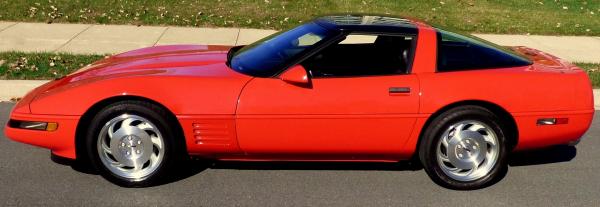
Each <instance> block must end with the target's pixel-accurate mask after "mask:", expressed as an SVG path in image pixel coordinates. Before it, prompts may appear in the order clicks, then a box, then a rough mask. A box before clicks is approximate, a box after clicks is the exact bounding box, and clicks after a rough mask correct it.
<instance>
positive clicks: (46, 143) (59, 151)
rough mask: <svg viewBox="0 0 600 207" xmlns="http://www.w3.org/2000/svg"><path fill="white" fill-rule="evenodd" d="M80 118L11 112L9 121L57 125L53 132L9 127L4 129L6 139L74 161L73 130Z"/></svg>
mask: <svg viewBox="0 0 600 207" xmlns="http://www.w3.org/2000/svg"><path fill="white" fill-rule="evenodd" d="M79 118H80V116H62V115H37V114H26V113H15V112H13V113H12V114H11V116H10V119H11V120H19V121H36V122H54V123H58V128H57V129H56V130H55V131H44V130H31V129H21V128H14V127H10V126H9V125H8V124H7V125H6V127H5V128H4V133H5V134H6V137H8V138H10V139H12V140H14V141H17V142H22V143H26V144H30V145H34V146H38V147H43V148H48V149H50V150H52V153H53V154H55V155H57V156H60V157H65V158H70V159H75V158H76V155H75V130H76V129H77V123H78V122H79Z"/></svg>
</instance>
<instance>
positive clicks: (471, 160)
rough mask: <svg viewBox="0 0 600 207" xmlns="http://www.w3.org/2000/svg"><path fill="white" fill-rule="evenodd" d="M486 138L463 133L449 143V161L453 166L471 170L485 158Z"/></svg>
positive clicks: (469, 132)
mask: <svg viewBox="0 0 600 207" xmlns="http://www.w3.org/2000/svg"><path fill="white" fill-rule="evenodd" d="M480 143H481V144H480ZM484 145H485V138H484V137H483V136H482V135H480V134H479V133H476V132H472V131H462V132H460V134H459V136H456V137H455V138H453V139H451V140H449V142H448V159H449V160H450V163H452V165H454V166H456V167H458V168H461V169H469V168H471V167H472V166H473V165H474V164H476V163H480V162H481V161H482V160H483V159H484V158H485V153H482V152H484V151H485V146H484Z"/></svg>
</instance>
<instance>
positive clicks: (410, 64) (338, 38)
mask: <svg viewBox="0 0 600 207" xmlns="http://www.w3.org/2000/svg"><path fill="white" fill-rule="evenodd" d="M348 35H373V36H379V35H385V36H402V37H412V38H413V39H412V41H411V48H412V50H411V51H410V53H409V54H408V63H407V64H406V73H394V74H380V75H348V76H330V77H313V76H312V72H310V71H307V73H308V75H309V76H310V78H312V79H328V78H356V77H377V76H398V75H410V74H412V69H413V65H414V59H415V55H416V51H417V40H418V38H419V35H418V33H417V34H409V33H391V32H365V31H346V32H342V33H340V34H339V35H337V36H335V37H333V38H331V40H328V41H325V42H323V44H322V45H319V46H318V47H315V48H314V49H313V50H312V51H309V52H307V53H306V54H304V55H303V56H302V57H300V58H298V59H297V60H295V61H290V63H291V64H288V65H287V66H286V67H285V68H284V69H283V70H281V72H279V73H277V74H276V75H275V76H274V77H279V76H280V75H281V74H282V73H284V72H285V71H287V70H288V69H289V68H290V67H292V66H294V65H297V64H300V63H302V62H303V61H305V60H307V59H308V58H310V57H312V56H314V55H316V54H317V53H319V52H320V51H322V50H323V49H325V48H327V47H329V46H332V45H334V44H338V43H340V42H341V41H344V39H345V37H346V36H348Z"/></svg>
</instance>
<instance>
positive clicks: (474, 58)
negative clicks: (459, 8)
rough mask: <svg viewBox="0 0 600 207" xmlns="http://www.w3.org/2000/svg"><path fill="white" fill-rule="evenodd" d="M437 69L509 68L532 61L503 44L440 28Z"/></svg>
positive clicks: (529, 63) (439, 70)
mask: <svg viewBox="0 0 600 207" xmlns="http://www.w3.org/2000/svg"><path fill="white" fill-rule="evenodd" d="M437 39H438V41H437V42H438V44H437V45H438V55H437V71H438V72H450V71H461V70H476V69H492V68H507V67H518V66H527V65H531V61H530V60H528V59H527V58H525V57H522V56H519V55H517V54H515V53H513V52H511V51H508V50H507V49H504V48H502V47H501V46H497V45H493V44H492V43H487V42H483V41H481V40H477V39H475V38H471V37H467V36H463V35H460V34H456V33H452V32H448V31H444V30H441V29H438V32H437Z"/></svg>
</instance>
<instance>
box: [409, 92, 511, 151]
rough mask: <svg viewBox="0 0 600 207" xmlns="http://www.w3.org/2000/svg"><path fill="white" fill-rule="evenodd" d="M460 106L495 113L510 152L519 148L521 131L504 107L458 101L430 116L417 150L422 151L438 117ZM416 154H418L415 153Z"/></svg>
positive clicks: (481, 101) (476, 101)
mask: <svg viewBox="0 0 600 207" xmlns="http://www.w3.org/2000/svg"><path fill="white" fill-rule="evenodd" d="M460 106H480V107H483V108H486V109H488V110H490V111H491V112H492V113H494V114H495V115H496V116H498V117H499V118H500V119H501V120H500V121H501V124H503V126H504V127H505V128H506V130H507V132H505V133H506V135H505V137H506V138H507V141H508V142H509V143H508V144H509V148H508V149H509V151H511V150H512V149H514V147H516V146H517V143H518V142H519V129H518V127H517V123H516V121H515V119H514V117H513V116H512V115H511V114H510V113H509V112H508V111H507V110H506V109H504V108H503V107H501V106H500V105H498V104H495V103H492V102H489V101H483V100H463V101H458V102H454V103H451V104H448V105H446V106H444V107H441V108H440V109H438V110H437V111H436V112H434V113H433V114H431V116H429V118H427V121H426V122H425V124H424V125H423V127H422V130H421V132H420V133H419V139H418V142H417V146H416V149H420V146H421V140H423V139H422V138H423V135H424V134H425V131H426V130H427V128H428V127H429V125H430V124H431V122H432V121H433V120H434V119H435V118H436V117H438V116H439V115H441V114H442V113H444V112H446V111H449V110H451V109H454V108H456V107H460ZM415 154H416V153H415Z"/></svg>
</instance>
